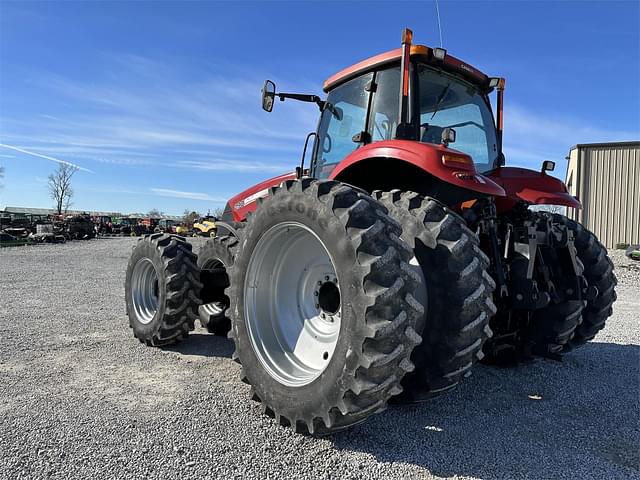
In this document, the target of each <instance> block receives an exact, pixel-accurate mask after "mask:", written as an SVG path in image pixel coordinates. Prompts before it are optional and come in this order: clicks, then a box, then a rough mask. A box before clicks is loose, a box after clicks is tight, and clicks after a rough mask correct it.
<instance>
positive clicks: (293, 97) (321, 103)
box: [276, 93, 325, 111]
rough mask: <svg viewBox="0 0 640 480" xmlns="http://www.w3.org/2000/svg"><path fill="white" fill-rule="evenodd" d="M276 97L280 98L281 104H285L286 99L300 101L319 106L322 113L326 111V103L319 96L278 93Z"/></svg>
mask: <svg viewBox="0 0 640 480" xmlns="http://www.w3.org/2000/svg"><path fill="white" fill-rule="evenodd" d="M276 96H277V97H278V98H280V101H281V102H284V100H285V98H289V99H291V100H299V101H300V102H310V103H315V104H316V105H318V108H319V109H320V111H322V110H324V104H325V102H324V101H323V100H321V99H320V97H319V96H317V95H305V94H302V93H276Z"/></svg>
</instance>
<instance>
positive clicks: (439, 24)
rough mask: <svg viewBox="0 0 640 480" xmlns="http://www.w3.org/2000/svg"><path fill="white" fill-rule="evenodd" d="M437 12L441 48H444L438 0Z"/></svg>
mask: <svg viewBox="0 0 640 480" xmlns="http://www.w3.org/2000/svg"><path fill="white" fill-rule="evenodd" d="M436 13H437V14H438V32H439V33H440V48H443V46H442V24H441V23H440V5H439V3H438V0H436Z"/></svg>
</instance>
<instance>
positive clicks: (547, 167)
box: [541, 160, 556, 173]
mask: <svg viewBox="0 0 640 480" xmlns="http://www.w3.org/2000/svg"><path fill="white" fill-rule="evenodd" d="M555 168H556V162H554V161H552V160H545V161H544V162H542V170H541V172H542V173H544V172H553V171H554V170H555Z"/></svg>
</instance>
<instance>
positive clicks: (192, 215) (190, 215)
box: [182, 210, 202, 225]
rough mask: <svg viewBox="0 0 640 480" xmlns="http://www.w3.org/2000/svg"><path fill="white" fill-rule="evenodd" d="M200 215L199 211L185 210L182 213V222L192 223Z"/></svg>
mask: <svg viewBox="0 0 640 480" xmlns="http://www.w3.org/2000/svg"><path fill="white" fill-rule="evenodd" d="M201 216H202V215H200V213H199V212H195V211H193V212H190V211H189V210H185V211H184V214H183V220H182V221H183V222H184V223H185V224H187V225H193V222H195V221H196V220H198V219H199V218H200V217H201Z"/></svg>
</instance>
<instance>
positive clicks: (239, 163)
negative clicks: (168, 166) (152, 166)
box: [176, 159, 293, 173]
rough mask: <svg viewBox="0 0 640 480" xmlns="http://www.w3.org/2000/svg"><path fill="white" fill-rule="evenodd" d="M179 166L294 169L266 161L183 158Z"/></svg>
mask: <svg viewBox="0 0 640 480" xmlns="http://www.w3.org/2000/svg"><path fill="white" fill-rule="evenodd" d="M176 166H177V167H184V168H189V169H193V170H202V171H213V172H272V173H274V172H275V173H283V172H286V171H288V170H293V169H292V165H291V164H288V165H287V164H275V163H265V162H260V161H255V162H254V161H251V160H221V159H214V160H202V161H200V160H183V161H180V162H177V163H176Z"/></svg>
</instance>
